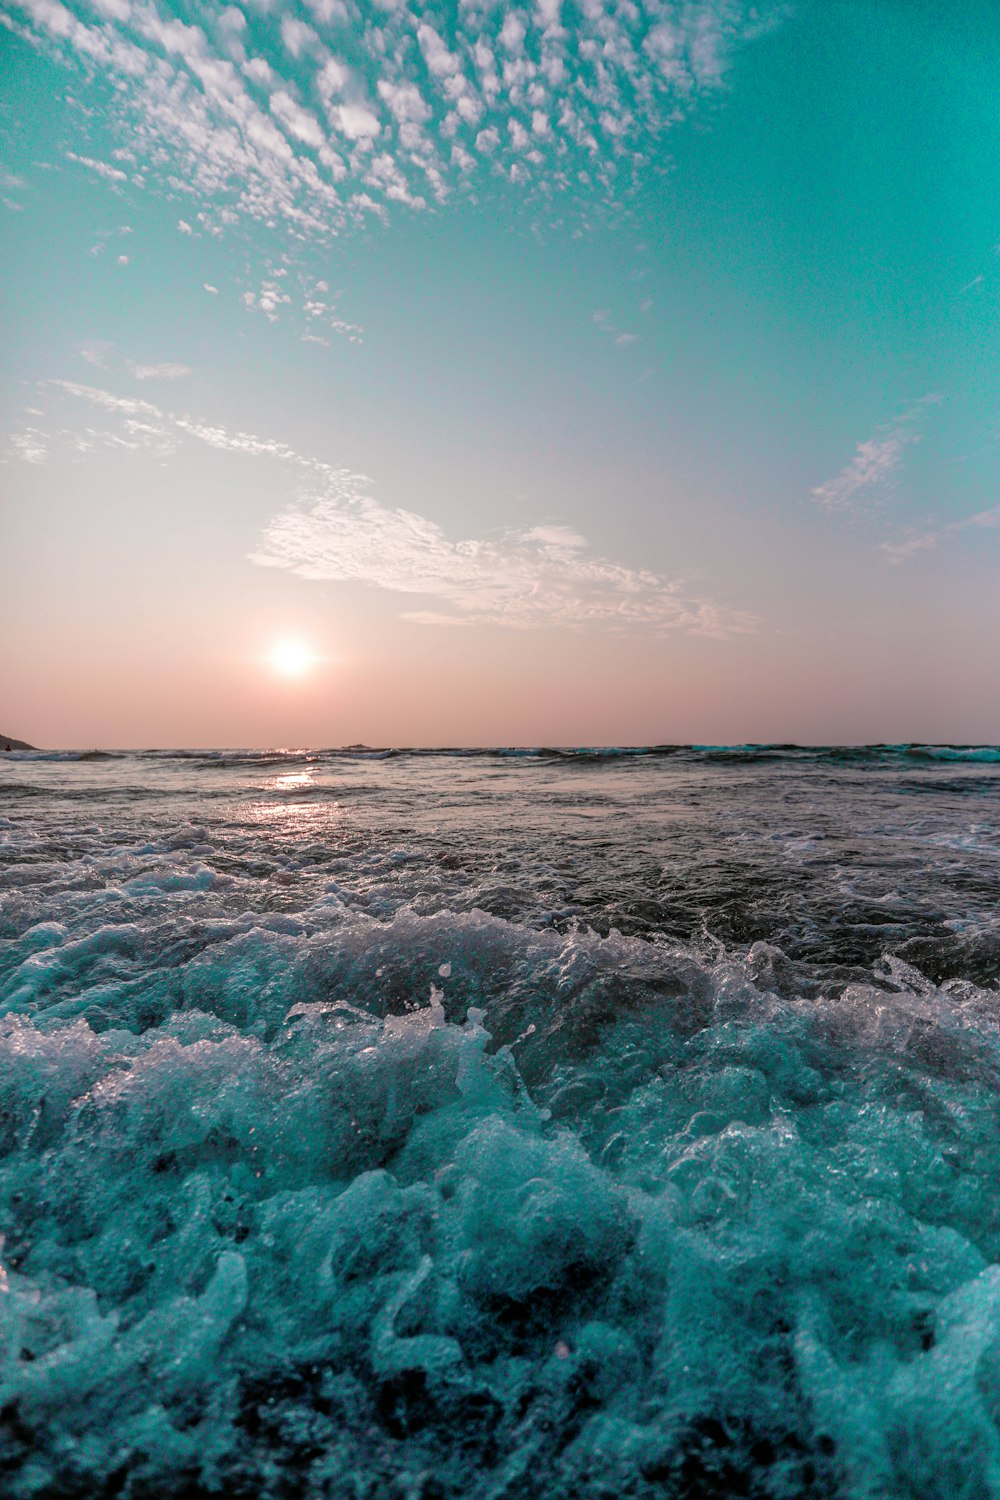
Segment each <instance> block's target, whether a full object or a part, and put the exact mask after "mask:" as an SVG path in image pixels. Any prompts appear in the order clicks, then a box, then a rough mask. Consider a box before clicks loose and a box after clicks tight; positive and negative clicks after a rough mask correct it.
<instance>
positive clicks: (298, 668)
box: [267, 641, 316, 677]
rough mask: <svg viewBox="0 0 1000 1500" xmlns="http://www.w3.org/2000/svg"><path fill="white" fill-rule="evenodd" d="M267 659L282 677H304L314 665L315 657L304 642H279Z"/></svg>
mask: <svg viewBox="0 0 1000 1500" xmlns="http://www.w3.org/2000/svg"><path fill="white" fill-rule="evenodd" d="M267 659H268V661H269V662H270V664H271V666H272V667H273V668H274V670H275V671H276V672H280V673H281V675H282V677H304V676H305V674H306V673H307V672H308V671H310V670H311V669H312V667H314V666H315V664H316V657H315V655H314V654H313V652H312V650H311V649H310V647H309V646H307V645H306V644H305V642H304V641H279V642H278V644H277V645H276V646H273V647H272V648H271V650H270V652H269V653H268V658H267Z"/></svg>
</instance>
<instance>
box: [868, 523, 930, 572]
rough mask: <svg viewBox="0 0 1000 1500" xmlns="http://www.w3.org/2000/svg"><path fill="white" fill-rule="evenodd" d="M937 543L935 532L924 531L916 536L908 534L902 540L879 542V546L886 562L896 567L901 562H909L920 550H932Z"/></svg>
mask: <svg viewBox="0 0 1000 1500" xmlns="http://www.w3.org/2000/svg"><path fill="white" fill-rule="evenodd" d="M937 544H938V539H937V533H936V532H933V531H924V532H921V533H920V534H919V535H918V536H909V537H907V538H906V539H905V541H902V542H880V543H879V547H880V549H881V551H882V553H883V554H884V556H885V560H886V562H887V563H890V564H891V565H892V566H893V567H894V568H898V567H899V566H900V564H901V563H905V562H909V561H910V559H911V558H912V557H916V556H917V554H918V553H920V552H933V551H934V550H935V548H936V547H937Z"/></svg>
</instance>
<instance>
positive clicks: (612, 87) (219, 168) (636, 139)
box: [10, 0, 786, 237]
mask: <svg viewBox="0 0 1000 1500" xmlns="http://www.w3.org/2000/svg"><path fill="white" fill-rule="evenodd" d="M306 4H307V9H308V13H309V15H310V17H311V19H312V20H313V21H315V23H316V26H319V27H320V28H321V29H322V30H323V31H324V35H329V34H330V28H332V27H335V26H340V25H341V24H342V23H343V22H344V21H345V20H348V21H351V38H352V41H353V50H352V52H351V61H352V65H353V67H351V68H349V67H348V65H347V63H346V62H344V61H343V60H342V59H341V58H339V57H334V56H332V55H331V53H330V51H329V47H328V45H327V42H326V40H324V39H322V38H321V36H320V34H319V32H318V31H317V30H316V26H313V25H311V24H310V23H309V22H307V21H305V20H303V19H302V18H301V17H297V16H295V15H292V14H289V13H288V12H287V11H283V9H282V7H280V6H277V5H275V4H272V3H271V0H255V5H256V9H257V12H258V14H257V15H256V16H255V20H254V27H253V43H254V51H255V54H256V55H255V56H253V57H249V58H248V57H246V56H245V54H244V46H245V42H246V37H247V35H248V29H247V27H246V18H245V16H244V14H243V11H242V9H241V8H239V7H237V6H235V5H231V4H230V5H229V6H228V7H227V8H224V9H222V10H221V11H220V12H219V13H217V14H214V15H213V14H212V13H211V12H210V11H209V10H205V8H202V9H201V10H198V9H197V8H196V9H195V12H194V14H196V15H198V16H199V17H202V16H204V17H205V19H204V21H203V24H187V23H185V22H182V21H180V20H178V19H176V18H169V17H168V16H167V14H166V11H165V10H164V11H163V12H162V13H161V9H160V8H159V7H160V6H161V5H163V0H134V3H132V4H129V0H95V5H94V7H92V9H91V10H90V11H89V12H86V13H85V14H86V15H87V19H86V20H84V19H81V18H80V17H79V16H77V15H76V14H75V13H74V12H73V11H71V10H70V9H68V8H67V6H66V5H64V4H63V3H62V0H10V6H11V7H12V8H13V9H14V10H15V11H17V12H18V13H19V14H20V15H21V16H23V17H25V18H26V20H27V24H28V27H29V28H30V34H31V35H32V36H33V38H34V39H35V40H36V41H37V42H39V43H41V44H43V45H44V46H46V47H47V48H49V49H50V50H55V51H57V52H58V53H59V54H61V55H62V56H63V57H64V58H66V59H67V60H74V61H75V62H76V63H77V64H79V65H80V67H81V69H82V71H83V72H84V73H85V74H86V75H87V76H88V77H89V76H92V75H95V74H99V75H100V76H101V77H103V78H105V79H106V80H108V81H109V82H110V83H111V84H112V85H113V88H114V95H113V97H114V100H115V101H116V102H115V103H114V104H113V106H112V113H111V118H112V121H113V122H114V123H116V124H117V127H118V129H119V131H120V134H121V138H122V139H126V140H127V142H128V151H129V153H130V155H129V159H130V160H131V161H133V162H134V172H135V174H136V175H137V176H139V177H140V179H141V180H142V181H148V182H151V183H154V184H155V183H157V182H159V183H161V184H162V185H163V186H164V188H165V190H167V191H169V192H170V193H177V192H186V193H188V194H189V195H190V196H191V197H192V198H194V199H195V200H196V201H197V203H198V210H199V211H198V212H197V213H196V214H191V215H186V216H185V220H184V222H187V223H193V222H194V221H195V219H196V218H197V219H198V220H199V222H202V216H205V220H206V221H207V222H203V227H204V228H206V229H207V230H208V231H209V232H215V231H217V230H220V229H224V228H225V227H226V226H227V225H228V224H230V223H232V222H234V221H235V220H236V219H240V218H253V219H256V220H258V221H260V222H262V223H266V224H269V225H272V224H276V223H279V222H282V221H283V222H284V223H286V224H287V225H288V226H289V227H291V229H292V230H293V232H294V233H295V234H296V235H297V236H300V237H301V236H326V235H329V234H331V233H336V232H337V231H338V230H339V229H341V228H342V227H343V226H344V224H345V223H346V222H347V221H348V220H349V219H350V217H351V216H352V214H351V205H352V204H353V205H354V207H355V208H358V207H360V208H362V209H365V210H368V209H369V204H370V203H371V204H375V203H376V202H377V199H376V198H374V197H372V194H373V193H377V194H378V195H379V196H380V197H381V200H382V201H381V204H380V205H379V207H378V208H375V209H374V211H376V212H380V211H382V210H384V206H385V203H386V202H387V201H388V202H399V203H406V204H409V205H413V206H419V205H421V204H422V203H423V202H424V201H425V199H424V197H423V194H424V193H427V192H428V191H429V192H430V194H431V195H432V196H433V197H434V198H435V199H437V200H438V201H443V200H444V199H445V198H447V196H448V195H449V193H450V192H452V191H454V190H455V189H456V188H460V189H461V190H463V191H468V192H475V191H476V190H477V189H476V175H477V173H484V174H487V175H489V176H491V177H492V178H493V179H494V180H495V181H498V182H499V181H506V182H508V183H514V184H516V185H517V187H518V189H519V190H521V191H526V192H532V191H537V192H539V193H544V194H546V195H549V194H551V193H552V192H555V191H559V192H572V193H575V194H577V195H578V196H580V197H583V198H585V199H587V200H588V201H587V203H586V212H587V213H588V215H589V213H590V212H591V211H592V209H593V208H594V206H595V203H594V200H595V199H597V200H605V201H606V200H608V199H611V198H613V197H615V196H616V194H617V193H618V192H619V190H620V189H621V190H624V189H626V188H628V187H629V186H630V185H631V184H632V183H634V182H635V181H638V180H640V179H641V174H642V172H643V171H644V170H645V164H646V162H647V158H648V153H649V150H650V149H651V147H652V144H653V143H654V142H655V141H657V140H659V139H660V137H661V136H662V133H663V131H664V130H665V129H668V128H669V127H670V126H672V125H673V124H674V123H675V122H676V121H677V120H678V119H679V118H681V117H682V116H683V115H684V114H686V113H688V112H690V111H691V110H692V109H693V108H694V107H695V106H696V104H697V102H698V99H699V97H700V95H701V94H703V93H705V92H710V91H712V90H715V89H718V88H719V87H720V85H722V84H723V83H724V82H725V78H726V75H727V72H728V70H729V68H730V66H731V62H732V57H733V54H734V52H735V50H736V49H737V48H738V47H739V46H741V45H744V44H746V43H748V42H750V41H751V40H752V39H753V38H754V37H755V36H757V35H759V34H760V32H761V31H762V30H763V29H766V27H767V25H768V24H769V22H771V21H773V20H774V19H775V18H777V17H779V16H780V15H782V14H784V12H785V10H786V6H785V4H784V0H685V3H684V4H683V5H680V4H673V3H670V0H643V4H641V5H640V4H638V3H635V0H620V3H616V4H614V5H612V4H610V3H608V4H605V3H599V0H584V3H582V4H581V5H580V6H579V7H578V8H574V11H573V15H572V24H571V25H570V24H569V22H568V21H567V24H566V26H565V27H564V26H563V25H562V21H563V20H564V19H566V18H565V17H563V16H562V15H561V8H560V4H559V3H558V0H534V3H532V0H525V3H524V4H522V5H518V6H516V7H511V6H507V7H499V6H495V5H493V4H482V5H480V4H478V3H476V4H464V5H460V6H459V7H457V8H455V7H452V8H451V9H448V8H446V10H445V12H442V13H435V19H434V24H432V22H431V20H430V19H429V14H428V13H427V12H426V9H425V7H424V6H423V5H422V4H421V3H419V0H391V3H388V0H383V3H382V4H380V6H379V9H378V12H377V14H376V15H375V16H374V17H373V19H372V21H371V22H370V23H369V24H367V25H362V24H360V21H359V19H358V17H357V14H356V12H355V9H354V7H353V5H352V4H348V3H347V0H306ZM352 18H353V20H352ZM318 111H323V112H325V113H326V115H327V118H328V119H329V121H330V124H331V127H332V128H333V129H334V130H335V131H336V132H337V133H338V134H339V136H340V137H341V138H342V140H343V142H344V151H343V155H341V154H340V153H338V152H336V151H334V150H332V149H331V147H330V146H329V144H327V143H326V142H325V140H324V138H323V131H322V129H321V126H320V123H319V118H318V114H317V112H318ZM374 140H378V141H379V143H380V147H381V152H382V154H383V155H384V154H385V153H386V152H387V151H388V152H390V154H391V155H392V156H393V163H394V166H393V171H391V172H390V171H388V170H382V171H381V174H380V179H379V181H378V182H375V181H373V180H372V178H371V175H370V165H369V162H368V160H367V153H368V149H369V144H370V143H371V142H372V141H374ZM386 142H391V145H389V144H385V143H386ZM344 158H346V160H345V159H344ZM71 159H73V160H76V161H79V162H80V163H81V164H83V165H85V166H87V167H88V168H89V169H90V170H92V171H94V172H97V173H99V174H101V175H102V176H104V177H105V178H107V179H108V180H109V181H111V182H113V183H115V184H116V185H119V186H123V187H124V185H125V184H126V180H127V175H126V172H125V171H124V170H122V168H121V167H117V166H111V165H110V164H109V163H107V162H102V161H99V160H97V159H96V158H95V157H93V156H87V155H84V154H80V155H79V156H77V155H76V154H75V153H74V154H73V156H72V158H71ZM585 173H586V176H585V175H584V174H585ZM143 174H145V175H143ZM345 178H346V179H349V180H348V182H347V187H346V189H345V193H344V198H343V199H342V198H341V196H340V194H339V193H338V192H337V190H336V187H335V184H337V183H339V182H341V181H342V180H344V179H345Z"/></svg>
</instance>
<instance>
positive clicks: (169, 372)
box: [128, 360, 191, 380]
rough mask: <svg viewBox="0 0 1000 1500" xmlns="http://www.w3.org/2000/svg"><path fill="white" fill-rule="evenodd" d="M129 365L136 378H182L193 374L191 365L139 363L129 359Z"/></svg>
mask: <svg viewBox="0 0 1000 1500" xmlns="http://www.w3.org/2000/svg"><path fill="white" fill-rule="evenodd" d="M128 367H129V371H130V373H131V374H132V376H133V378H134V379H135V380H182V379H183V378H184V376H185V375H190V374H191V367H190V365H177V364H171V363H167V364H162V365H137V364H134V363H133V361H132V360H129V362H128Z"/></svg>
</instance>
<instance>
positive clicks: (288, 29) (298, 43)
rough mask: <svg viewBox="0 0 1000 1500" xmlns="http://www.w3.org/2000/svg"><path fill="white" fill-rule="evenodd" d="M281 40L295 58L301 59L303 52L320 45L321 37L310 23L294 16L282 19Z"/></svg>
mask: <svg viewBox="0 0 1000 1500" xmlns="http://www.w3.org/2000/svg"><path fill="white" fill-rule="evenodd" d="M281 40H282V41H283V42H284V44H285V46H286V47H287V48H288V50H289V52H290V53H291V54H292V56H293V57H301V56H302V53H303V52H306V51H308V50H310V49H311V48H313V47H316V46H318V45H319V37H318V36H317V35H316V33H315V31H314V30H313V29H312V27H311V26H310V25H309V24H308V22H306V21H299V20H297V19H296V18H295V17H294V16H283V17H282V21H281Z"/></svg>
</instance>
